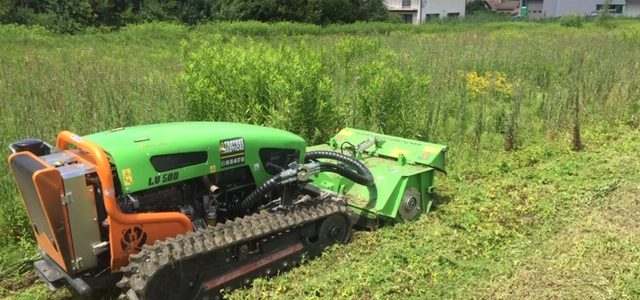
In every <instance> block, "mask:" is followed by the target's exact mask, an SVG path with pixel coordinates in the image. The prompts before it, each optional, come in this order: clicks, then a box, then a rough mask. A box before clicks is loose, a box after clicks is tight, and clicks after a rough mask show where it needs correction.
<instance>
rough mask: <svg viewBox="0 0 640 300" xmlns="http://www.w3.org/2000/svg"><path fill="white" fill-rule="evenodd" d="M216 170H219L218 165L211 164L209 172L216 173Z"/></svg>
mask: <svg viewBox="0 0 640 300" xmlns="http://www.w3.org/2000/svg"><path fill="white" fill-rule="evenodd" d="M216 170H217V168H216V165H211V166H210V167H209V173H215V172H216Z"/></svg>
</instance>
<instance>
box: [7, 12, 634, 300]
mask: <svg viewBox="0 0 640 300" xmlns="http://www.w3.org/2000/svg"><path fill="white" fill-rule="evenodd" d="M639 57H640V24H639V23H637V21H631V20H610V21H607V22H598V23H596V22H593V23H589V22H587V23H585V24H584V26H583V27H581V28H567V27H562V26H561V25H560V24H559V23H554V22H547V23H527V22H524V23H514V22H501V23H500V22H499V23H486V24H477V23H459V24H429V25H424V26H406V25H388V24H355V25H345V26H330V27H327V28H322V27H318V26H313V25H299V24H288V23H279V24H273V25H266V24H260V23H252V22H247V23H221V24H206V25H200V26H197V27H194V28H186V27H183V26H179V25H171V24H146V25H137V26H129V27H126V28H124V29H122V30H121V31H119V32H115V33H101V32H94V33H87V34H82V35H74V36H68V35H56V34H51V33H48V32H46V31H44V30H42V29H38V28H24V27H16V26H2V27H0V124H1V125H2V126H1V128H2V133H1V134H0V144H1V145H8V144H9V143H10V142H12V141H14V140H17V139H20V138H23V137H26V136H36V137H42V138H43V139H45V140H48V141H52V140H54V138H55V135H56V134H57V132H59V131H60V130H62V129H68V130H71V131H74V132H77V133H78V134H86V133H91V132H94V131H98V130H106V129H110V128H115V127H121V126H130V125H135V124H143V123H153V122H168V121H179V120H231V121H238V122H250V123H256V124H263V125H268V126H274V127H279V128H284V129H287V130H290V131H293V132H296V133H298V134H300V135H302V136H304V137H305V138H307V139H308V140H309V141H310V143H318V142H323V141H326V139H327V138H328V137H329V136H331V135H332V134H334V133H335V132H337V130H338V129H339V128H341V127H344V126H354V127H359V128H362V129H369V130H374V131H378V132H384V133H387V134H393V135H398V136H403V137H409V138H416V139H420V140H426V141H433V142H437V143H440V144H446V145H449V146H450V150H449V152H448V155H449V157H448V170H449V175H448V176H446V177H445V176H442V177H439V178H438V182H437V186H438V188H439V192H438V199H437V205H436V208H435V210H434V211H433V212H432V213H431V214H430V215H428V216H426V217H423V218H421V219H420V220H419V221H417V222H415V223H411V224H401V225H397V226H393V227H386V228H383V229H381V230H379V231H375V232H359V233H358V234H356V236H355V238H354V241H353V243H351V244H348V245H345V246H339V247H335V248H333V249H332V250H331V251H329V252H328V253H327V254H326V255H324V256H323V257H322V258H320V259H317V260H315V261H312V262H310V263H308V264H306V265H305V266H303V267H301V268H298V269H296V270H293V271H292V272H289V273H287V274H285V275H283V276H281V277H278V278H276V279H273V280H269V281H266V280H260V281H258V282H257V284H256V285H255V287H254V288H253V289H250V290H244V291H238V292H236V293H234V294H232V297H238V298H242V297H258V298H260V297H266V296H279V297H283V298H284V297H287V298H289V297H297V298H300V297H305V298H306V297H322V298H329V297H331V298H333V297H349V298H351V297H353V298H367V299H368V298H391V297H392V298H396V297H402V298H404V297H408V296H414V297H418V296H422V297H425V296H426V297H431V298H435V297H438V298H439V297H445V298H461V297H462V298H469V297H488V298H496V297H497V298H513V297H517V298H523V297H524V298H540V297H542V298H548V297H551V298H558V297H562V298H566V297H568V298H585V297H588V298H590V297H596V298H638V297H640V271H639V270H640V266H639V265H638V262H639V261H640V240H639V238H638V237H640V198H639V197H638V192H640V185H639V181H638V179H640V178H639V177H640V174H639V172H638V170H640V160H638V158H637V155H636V153H637V149H640V138H639V137H638V126H639V125H640V76H638V74H640V60H639V59H638V58H639ZM572 149H573V150H572ZM574 150H581V151H574ZM7 156H8V153H7V152H6V151H4V152H0V161H1V162H0V169H1V170H2V172H0V195H2V201H0V247H1V250H0V296H4V297H12V298H13V297H18V298H32V297H45V296H46V297H49V296H50V294H48V292H47V291H46V289H45V288H44V287H42V285H34V284H33V283H34V281H35V278H34V276H33V274H31V273H30V264H31V263H32V261H33V260H34V259H36V258H37V256H36V252H35V248H34V245H33V239H32V233H31V231H30V229H29V228H30V227H29V225H28V220H27V218H26V215H25V212H24V209H23V206H22V204H21V203H20V199H19V196H18V193H17V190H16V188H15V185H14V182H13V178H12V176H11V174H10V171H9V170H8V167H7V163H6V159H7ZM70 295H71V294H70V293H69V292H68V291H62V292H58V293H56V294H54V296H56V297H59V298H62V297H69V296H70ZM107 297H108V295H107Z"/></svg>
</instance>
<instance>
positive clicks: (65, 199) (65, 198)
mask: <svg viewBox="0 0 640 300" xmlns="http://www.w3.org/2000/svg"><path fill="white" fill-rule="evenodd" d="M60 199H61V201H62V205H67V204H69V203H71V202H73V198H72V197H71V192H68V193H66V194H65V195H63V196H62V197H60Z"/></svg>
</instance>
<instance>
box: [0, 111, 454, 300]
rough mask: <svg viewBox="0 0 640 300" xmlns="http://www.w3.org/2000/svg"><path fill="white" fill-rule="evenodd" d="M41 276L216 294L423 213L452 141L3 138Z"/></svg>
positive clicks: (229, 132)
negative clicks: (360, 230)
mask: <svg viewBox="0 0 640 300" xmlns="http://www.w3.org/2000/svg"><path fill="white" fill-rule="evenodd" d="M10 148H11V150H12V151H13V154H12V155H11V156H10V158H9V165H10V167H11V169H12V171H13V174H14V176H15V179H16V183H17V185H18V189H19V191H20V193H21V195H22V198H23V200H24V204H25V207H26V210H27V213H28V215H29V218H30V220H31V225H32V228H33V231H34V234H35V238H36V240H37V242H38V248H39V251H40V253H41V256H42V260H39V261H37V262H36V263H35V264H34V266H35V271H36V274H37V275H38V276H39V277H40V279H41V280H42V281H43V282H44V283H45V284H47V285H48V286H49V287H50V288H52V289H56V288H59V287H60V286H62V285H64V284H68V285H70V286H71V287H72V288H73V289H75V290H76V291H78V293H80V294H82V295H89V294H91V293H92V292H93V291H95V290H97V289H100V288H102V287H109V286H111V285H113V284H116V285H117V286H118V287H119V288H120V289H121V290H122V294H121V295H120V297H121V298H125V299H142V298H144V299H186V298H198V299H211V298H219V297H222V295H223V294H222V293H223V291H225V290H226V291H228V290H231V289H234V288H238V287H243V286H247V285H250V284H251V281H252V280H253V278H256V277H260V276H272V275H276V274H278V273H279V272H282V271H285V270H287V269H290V268H292V267H295V266H296V265H298V264H299V263H300V261H301V259H302V258H303V257H314V256H317V255H319V254H320V253H321V252H322V251H323V249H324V248H326V247H327V246H329V245H331V244H334V243H345V242H348V241H349V239H350V237H351V232H352V228H353V227H354V225H359V226H362V227H370V228H375V227H377V226H379V225H381V224H383V223H394V222H405V221H411V220H415V219H416V218H418V217H419V216H420V215H422V214H425V213H427V212H428V211H429V209H430V207H431V203H432V195H433V193H434V174H435V172H436V171H442V172H444V170H445V152H446V150H447V147H445V146H442V145H437V144H431V143H425V142H420V141H415V140H409V139H403V138H398V137H393V136H388V135H382V134H377V133H372V132H368V131H363V130H357V129H351V128H345V129H343V130H341V131H340V132H339V133H338V134H337V135H336V136H335V137H333V138H331V139H330V141H329V142H328V144H325V145H316V146H309V147H308V146H307V145H306V143H305V141H304V139H302V138H301V137H299V136H297V135H295V134H293V133H289V132H286V131H282V130H278V129H273V128H267V127H261V126H254V125H244V124H234V123H222V122H183V123H166V124H155V125H142V126H135V127H127V128H118V129H113V130H109V131H104V132H99V133H95V134H90V135H86V136H79V135H76V134H73V133H71V132H68V131H63V132H61V133H60V134H59V135H58V138H57V140H56V143H55V145H50V144H48V143H45V142H43V141H41V140H39V139H33V138H29V139H24V140H20V141H17V142H14V143H12V144H11V145H10Z"/></svg>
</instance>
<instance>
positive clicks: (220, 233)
mask: <svg viewBox="0 0 640 300" xmlns="http://www.w3.org/2000/svg"><path fill="white" fill-rule="evenodd" d="M327 196H328V198H330V199H328V200H321V201H318V200H314V201H310V202H309V203H303V204H296V206H295V207H294V208H293V209H291V210H287V211H285V210H282V211H273V212H269V211H260V212H259V213H255V214H252V215H249V216H245V217H243V218H237V219H235V220H233V221H227V222H226V223H224V224H219V225H217V226H215V227H208V228H203V229H199V230H196V231H193V232H189V233H186V234H184V235H183V234H179V235H177V236H176V237H174V238H167V239H165V240H162V241H156V242H155V243H154V244H153V245H144V246H143V247H142V250H141V251H140V252H139V253H137V254H133V255H131V256H129V261H130V263H129V264H128V265H127V266H126V267H124V268H122V269H121V270H122V271H123V273H124V275H123V277H122V280H121V281H120V282H118V284H117V286H118V287H119V288H120V289H121V290H122V291H123V292H122V294H120V296H119V299H129V300H136V299H144V293H145V290H146V286H147V284H149V282H152V280H150V279H152V277H153V276H154V274H155V273H156V272H158V271H159V270H160V269H162V268H167V267H173V266H174V265H175V264H176V263H179V262H180V261H183V260H186V259H189V258H193V257H196V256H200V255H207V254H212V253H214V252H215V251H217V250H221V249H225V248H227V247H230V246H233V245H236V244H238V243H243V242H247V241H250V240H253V239H258V238H262V237H265V236H270V235H274V234H277V233H278V232H282V231H285V230H287V229H291V228H294V227H297V226H300V225H304V224H307V223H310V222H314V221H317V220H320V219H322V218H325V217H328V216H329V215H332V214H335V213H346V212H347V206H346V202H345V201H344V200H342V199H341V198H338V197H335V196H334V195H324V197H323V196H321V197H320V198H326V197H327ZM160 284H161V283H160Z"/></svg>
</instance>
